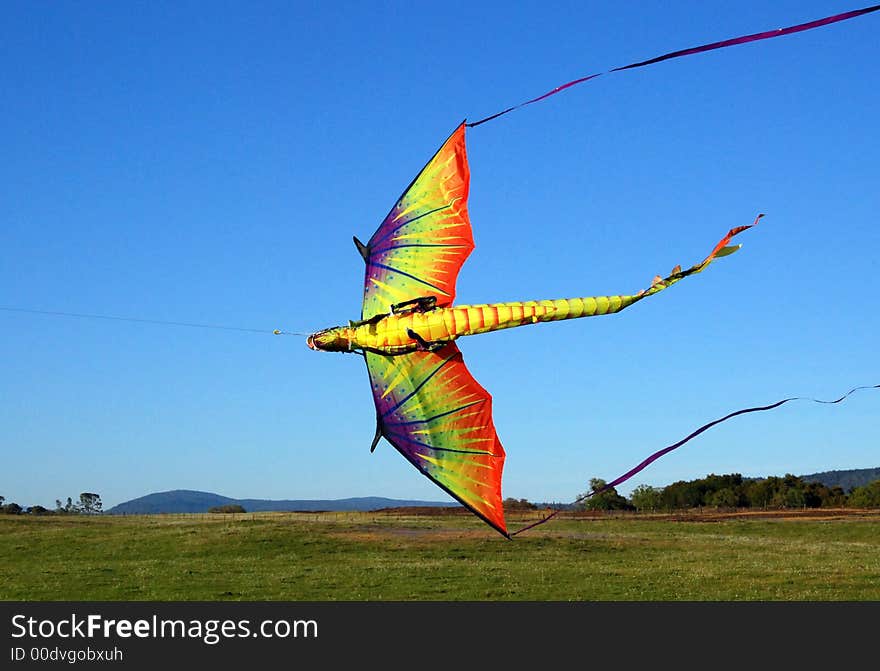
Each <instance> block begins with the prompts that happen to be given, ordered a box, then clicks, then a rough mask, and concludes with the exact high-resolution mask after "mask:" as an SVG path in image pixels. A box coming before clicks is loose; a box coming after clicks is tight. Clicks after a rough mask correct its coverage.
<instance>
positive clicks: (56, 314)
mask: <svg viewBox="0 0 880 671" xmlns="http://www.w3.org/2000/svg"><path fill="white" fill-rule="evenodd" d="M0 310H3V311H4V312H23V313H27V314H36V315H49V316H53V317H77V318H80V319H106V320H111V321H120V322H135V323H140V324H157V325H161V326H186V327H189V328H200V329H215V330H222V331H239V332H245V333H263V334H272V335H295V336H307V335H309V334H308V333H300V332H297V331H282V330H281V329H254V328H243V327H240V326H224V325H219V324H199V323H195V322H179V321H168V320H163V319H143V318H140V317H120V316H118V315H98V314H88V313H83V312H60V311H57V310H31V309H28V308H14V307H6V306H0Z"/></svg>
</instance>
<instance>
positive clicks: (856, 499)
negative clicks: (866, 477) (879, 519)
mask: <svg viewBox="0 0 880 671" xmlns="http://www.w3.org/2000/svg"><path fill="white" fill-rule="evenodd" d="M849 505H850V506H851V507H853V508H880V480H874V482H871V483H869V484H867V485H865V486H864V487H856V488H855V489H853V490H852V491H851V492H850V494H849Z"/></svg>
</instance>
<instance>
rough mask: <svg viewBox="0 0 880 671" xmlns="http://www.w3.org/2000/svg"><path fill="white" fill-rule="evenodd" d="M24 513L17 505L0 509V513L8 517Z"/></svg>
mask: <svg viewBox="0 0 880 671" xmlns="http://www.w3.org/2000/svg"><path fill="white" fill-rule="evenodd" d="M4 500H5V499H4ZM22 512H24V511H23V510H22V509H21V506H20V505H18V504H17V503H7V504H6V505H5V506H3V507H0V513H5V514H6V515H21V514H22Z"/></svg>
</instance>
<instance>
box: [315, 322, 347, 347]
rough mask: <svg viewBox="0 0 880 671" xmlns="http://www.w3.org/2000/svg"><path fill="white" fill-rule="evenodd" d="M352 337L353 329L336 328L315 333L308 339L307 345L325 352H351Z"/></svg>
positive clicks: (345, 327)
mask: <svg viewBox="0 0 880 671" xmlns="http://www.w3.org/2000/svg"><path fill="white" fill-rule="evenodd" d="M351 337H352V333H351V328H349V327H347V326H334V327H333V328H329V329H324V330H322V331H317V332H315V333H313V334H312V335H310V336H309V337H308V338H307V339H306V344H308V346H309V347H310V348H311V349H313V350H321V351H323V352H350V351H351Z"/></svg>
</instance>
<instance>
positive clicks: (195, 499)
mask: <svg viewBox="0 0 880 671" xmlns="http://www.w3.org/2000/svg"><path fill="white" fill-rule="evenodd" d="M235 504H238V505H240V506H241V507H242V508H244V509H245V510H246V511H248V512H249V513H252V512H265V511H285V510H338V511H343V510H379V509H381V508H401V507H423V506H432V507H438V506H439V507H447V506H458V504H457V503H452V502H438V501H409V500H400V499H385V498H382V497H378V496H366V497H360V498H349V499H327V500H314V499H312V500H309V499H302V500H299V499H295V500H283V501H271V500H267V499H231V498H229V497H228V496H220V495H219V494H212V493H211V492H196V491H191V490H188V489H175V490H173V491H169V492H156V493H154V494H147V495H146V496H141V497H140V498H137V499H132V500H131V501H125V502H124V503H120V504H119V505H116V506H113V507H112V508H110V509H109V510H107V511H106V512H107V513H108V514H110V515H150V514H157V513H206V512H208V509H209V508H213V507H214V506H228V505H235Z"/></svg>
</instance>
